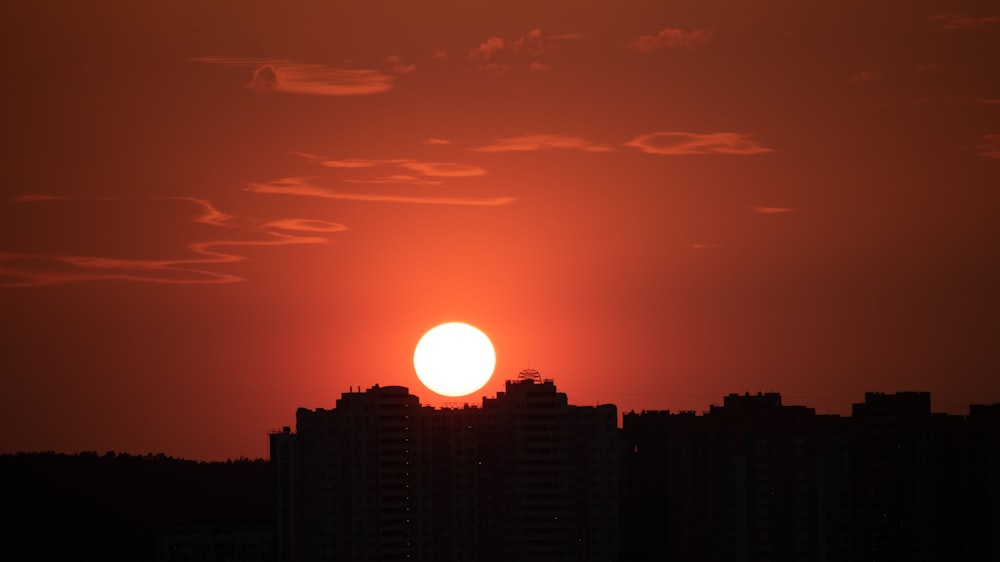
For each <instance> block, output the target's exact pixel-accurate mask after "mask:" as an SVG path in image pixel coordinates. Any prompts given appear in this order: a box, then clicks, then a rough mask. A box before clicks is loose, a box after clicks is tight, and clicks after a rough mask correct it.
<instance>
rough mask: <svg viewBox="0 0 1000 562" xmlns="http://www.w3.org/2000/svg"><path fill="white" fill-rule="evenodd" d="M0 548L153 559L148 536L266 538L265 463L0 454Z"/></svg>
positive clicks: (39, 555) (43, 555) (37, 555)
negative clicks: (260, 533)
mask: <svg viewBox="0 0 1000 562" xmlns="http://www.w3.org/2000/svg"><path fill="white" fill-rule="evenodd" d="M0 474H3V475H4V478H3V481H2V483H0V505H3V511H4V515H5V518H4V519H5V520H6V521H8V523H7V525H6V526H5V528H4V531H3V534H4V535H6V537H5V538H4V542H5V543H6V544H7V545H8V549H9V550H11V551H14V552H17V551H20V552H23V553H24V554H25V555H27V556H29V557H31V558H34V559H55V558H56V557H61V558H65V559H70V558H72V559H76V560H154V559H155V545H156V541H157V538H158V537H163V536H164V535H170V534H177V533H184V532H190V531H191V530H192V529H205V530H217V529H219V528H227V529H232V528H252V527H258V528H262V529H265V530H266V529H267V528H268V526H269V521H270V520H271V511H272V510H271V493H270V490H271V484H270V473H269V464H268V462H267V461H265V460H261V459H257V460H249V459H239V460H235V461H233V460H230V461H226V462H197V461H190V460H183V459H176V458H171V457H167V456H165V455H162V454H159V455H145V456H136V455H129V454H115V453H112V452H109V453H105V454H100V455H99V454H98V453H96V452H84V453H79V454H75V455H67V454H57V453H51V452H42V453H17V454H8V455H0Z"/></svg>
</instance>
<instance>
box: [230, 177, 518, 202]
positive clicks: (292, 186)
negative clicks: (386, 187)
mask: <svg viewBox="0 0 1000 562" xmlns="http://www.w3.org/2000/svg"><path fill="white" fill-rule="evenodd" d="M308 180H309V178H298V177H293V178H284V179H280V180H275V181H270V182H263V183H251V184H250V185H248V186H246V187H245V188H243V189H244V191H250V192H253V193H270V194H277V195H297V196H301V197H319V198H322V199H339V200H344V201H363V202H371V203H407V204H416V205H460V206H472V207H497V206H501V205H508V204H510V203H513V202H514V198H513V197H491V198H483V199H473V198H464V197H420V196H411V195H393V194H376V193H344V192H339V191H333V190H330V189H327V188H324V187H319V186H316V185H313V184H312V183H310V182H309V181H308Z"/></svg>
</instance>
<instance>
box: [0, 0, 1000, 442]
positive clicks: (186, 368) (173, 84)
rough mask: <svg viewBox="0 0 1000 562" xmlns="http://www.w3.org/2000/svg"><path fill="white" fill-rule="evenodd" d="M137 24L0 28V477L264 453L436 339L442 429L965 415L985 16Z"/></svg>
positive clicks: (518, 13) (567, 7)
mask: <svg viewBox="0 0 1000 562" xmlns="http://www.w3.org/2000/svg"><path fill="white" fill-rule="evenodd" d="M95 4H96V5H95ZM149 4H150V3H147V2H138V3H137V2H130V1H120V2H96V3H79V2H69V1H66V2H34V3H21V4H19V5H18V6H17V7H16V8H14V13H13V14H8V16H7V17H6V18H4V20H3V22H2V23H0V27H2V29H0V31H2V33H0V41H2V50H0V58H2V63H3V64H2V68H3V69H4V73H5V74H6V77H5V80H4V96H3V99H4V103H3V105H2V107H3V109H2V112H3V113H2V119H3V127H2V128H0V135H2V139H3V147H4V151H3V152H4V154H3V173H4V175H5V178H4V181H3V182H2V184H0V185H2V188H0V189H2V193H0V285H2V286H0V330H2V334H3V344H2V346H0V365H2V370H0V376H2V379H0V382H2V383H3V392H2V393H0V452H14V451H35V450H55V451H63V452H77V451H82V450H96V451H102V452H103V451H107V450H114V451H118V452H130V453H136V454H144V453H147V452H154V453H157V452H164V453H166V454H169V455H172V456H178V457H184V458H192V459H198V460H223V459H226V458H238V457H251V458H256V457H265V456H266V454H267V453H266V444H267V432H268V431H271V430H274V429H277V428H280V427H281V426H283V425H294V414H295V409H296V408H297V407H300V406H303V407H308V408H316V407H327V408H329V407H333V406H334V402H335V400H336V398H338V397H339V396H340V393H342V392H345V391H347V390H349V388H351V387H353V388H355V389H357V388H358V386H363V387H368V386H370V385H372V384H375V383H379V384H383V385H387V384H401V385H404V386H408V387H409V388H410V390H411V392H413V393H414V394H416V395H418V396H420V397H421V398H422V400H423V401H424V402H425V403H428V404H432V405H441V404H444V403H445V402H446V400H445V399H437V398H435V397H434V396H433V395H432V394H431V392H430V391H428V390H427V389H425V388H424V387H423V386H422V384H421V383H420V381H419V380H418V379H417V377H416V375H415V373H414V372H413V366H412V353H413V349H414V346H415V345H416V343H417V340H418V339H419V338H420V336H421V335H422V334H423V333H424V331H426V330H427V329H429V328H431V327H433V326H434V325H436V324H438V323H441V322H445V321H451V320H459V321H465V322H469V323H471V324H474V325H476V326H478V327H479V328H480V329H482V330H483V331H485V332H486V333H487V334H488V335H489V336H490V337H491V338H492V340H493V342H494V344H495V346H496V349H497V373H496V374H495V375H494V377H493V379H492V380H491V382H490V383H489V384H487V386H486V387H485V388H484V389H483V391H482V392H480V393H477V394H476V395H473V396H470V397H468V398H467V399H461V400H459V401H458V402H463V401H468V402H473V403H478V402H479V400H480V397H481V396H482V395H493V393H494V392H496V391H497V390H501V389H502V388H503V380H504V379H506V378H513V377H515V376H516V375H517V373H518V372H519V371H520V370H522V369H524V368H529V367H530V368H534V369H537V370H539V371H540V372H541V373H542V375H543V376H544V377H546V378H552V379H555V381H556V384H557V386H558V387H559V389H560V390H561V391H564V392H566V393H567V394H568V395H569V399H570V401H571V403H576V404H596V403H607V402H612V403H615V404H617V405H618V406H619V409H620V410H623V411H628V410H631V409H635V410H639V409H672V410H685V409H690V410H699V411H701V410H705V409H707V408H708V406H709V405H710V404H712V403H719V402H721V399H722V396H723V395H725V394H727V393H730V392H744V391H750V392H755V391H758V390H760V391H776V392H780V393H782V395H783V396H784V398H785V402H786V403H789V404H804V405H808V406H812V407H815V408H816V409H817V410H818V411H819V412H821V413H842V414H847V413H849V411H850V404H851V403H852V402H858V401H862V400H863V394H864V392H866V391H886V392H894V391H897V390H927V391H930V392H931V393H932V400H933V403H932V407H933V408H934V409H935V410H936V411H947V412H951V413H964V412H966V411H967V407H968V405H969V404H970V403H993V402H997V401H1000V376H998V375H1000V355H998V350H1000V345H998V338H1000V320H998V316H1000V298H997V287H1000V264H998V256H1000V222H998V218H997V217H998V213H1000V72H997V64H996V53H998V52H1000V9H998V8H997V6H996V4H995V3H991V2H952V1H950V2H931V1H926V0H920V1H908V2H874V3H873V2H860V1H859V2H855V1H850V2H831V3H828V4H826V5H823V6H819V5H816V4H815V3H809V2H806V3H803V2H797V1H790V0H789V1H768V2H721V1H704V0H700V1H697V2H694V1H691V2H670V3H668V2H662V1H641V2H637V1H631V2H629V1H626V2H621V1H618V0H615V1H597V2H587V3H581V2H578V1H573V2H569V1H563V0H558V1H552V2H537V1H531V2H523V1H510V0H507V1H504V2H490V3H487V2H465V1H462V2H458V1H445V0H430V1H426V2H385V1H382V2H377V1H375V2H358V3H348V2H319V1H309V2H297V3H294V7H289V6H287V5H286V4H288V3H273V2H244V1H240V2H236V1H231V2H204V1H201V0H199V1H189V0H180V1H175V2H167V3H159V4H158V5H157V6H156V7H151V6H150V5H149ZM447 401H448V402H456V401H455V400H453V399H447Z"/></svg>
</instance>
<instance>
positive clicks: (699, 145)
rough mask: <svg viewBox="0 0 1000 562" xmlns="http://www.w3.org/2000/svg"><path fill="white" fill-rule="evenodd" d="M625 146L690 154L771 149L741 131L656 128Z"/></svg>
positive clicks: (768, 150) (747, 152)
mask: <svg viewBox="0 0 1000 562" xmlns="http://www.w3.org/2000/svg"><path fill="white" fill-rule="evenodd" d="M625 146H631V147H634V148H638V149H639V150H641V151H642V152H645V153H646V154H663V155H668V156H686V155H692V154H736V155H749V154H764V153H767V152H773V149H770V148H767V147H764V146H761V145H760V144H758V143H756V142H755V141H753V140H751V139H750V137H749V136H748V135H745V134H741V133H687V132H663V131H660V132H655V133H648V134H645V135H640V136H638V137H636V138H634V139H632V140H630V141H629V142H627V143H625Z"/></svg>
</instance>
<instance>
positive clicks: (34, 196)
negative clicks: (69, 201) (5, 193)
mask: <svg viewBox="0 0 1000 562" xmlns="http://www.w3.org/2000/svg"><path fill="white" fill-rule="evenodd" d="M59 199H62V198H61V197H59V196H57V195H46V194H45V193H28V194H25V195H16V196H14V197H12V198H11V201H18V202H21V203H31V202H35V201H58V200H59Z"/></svg>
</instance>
